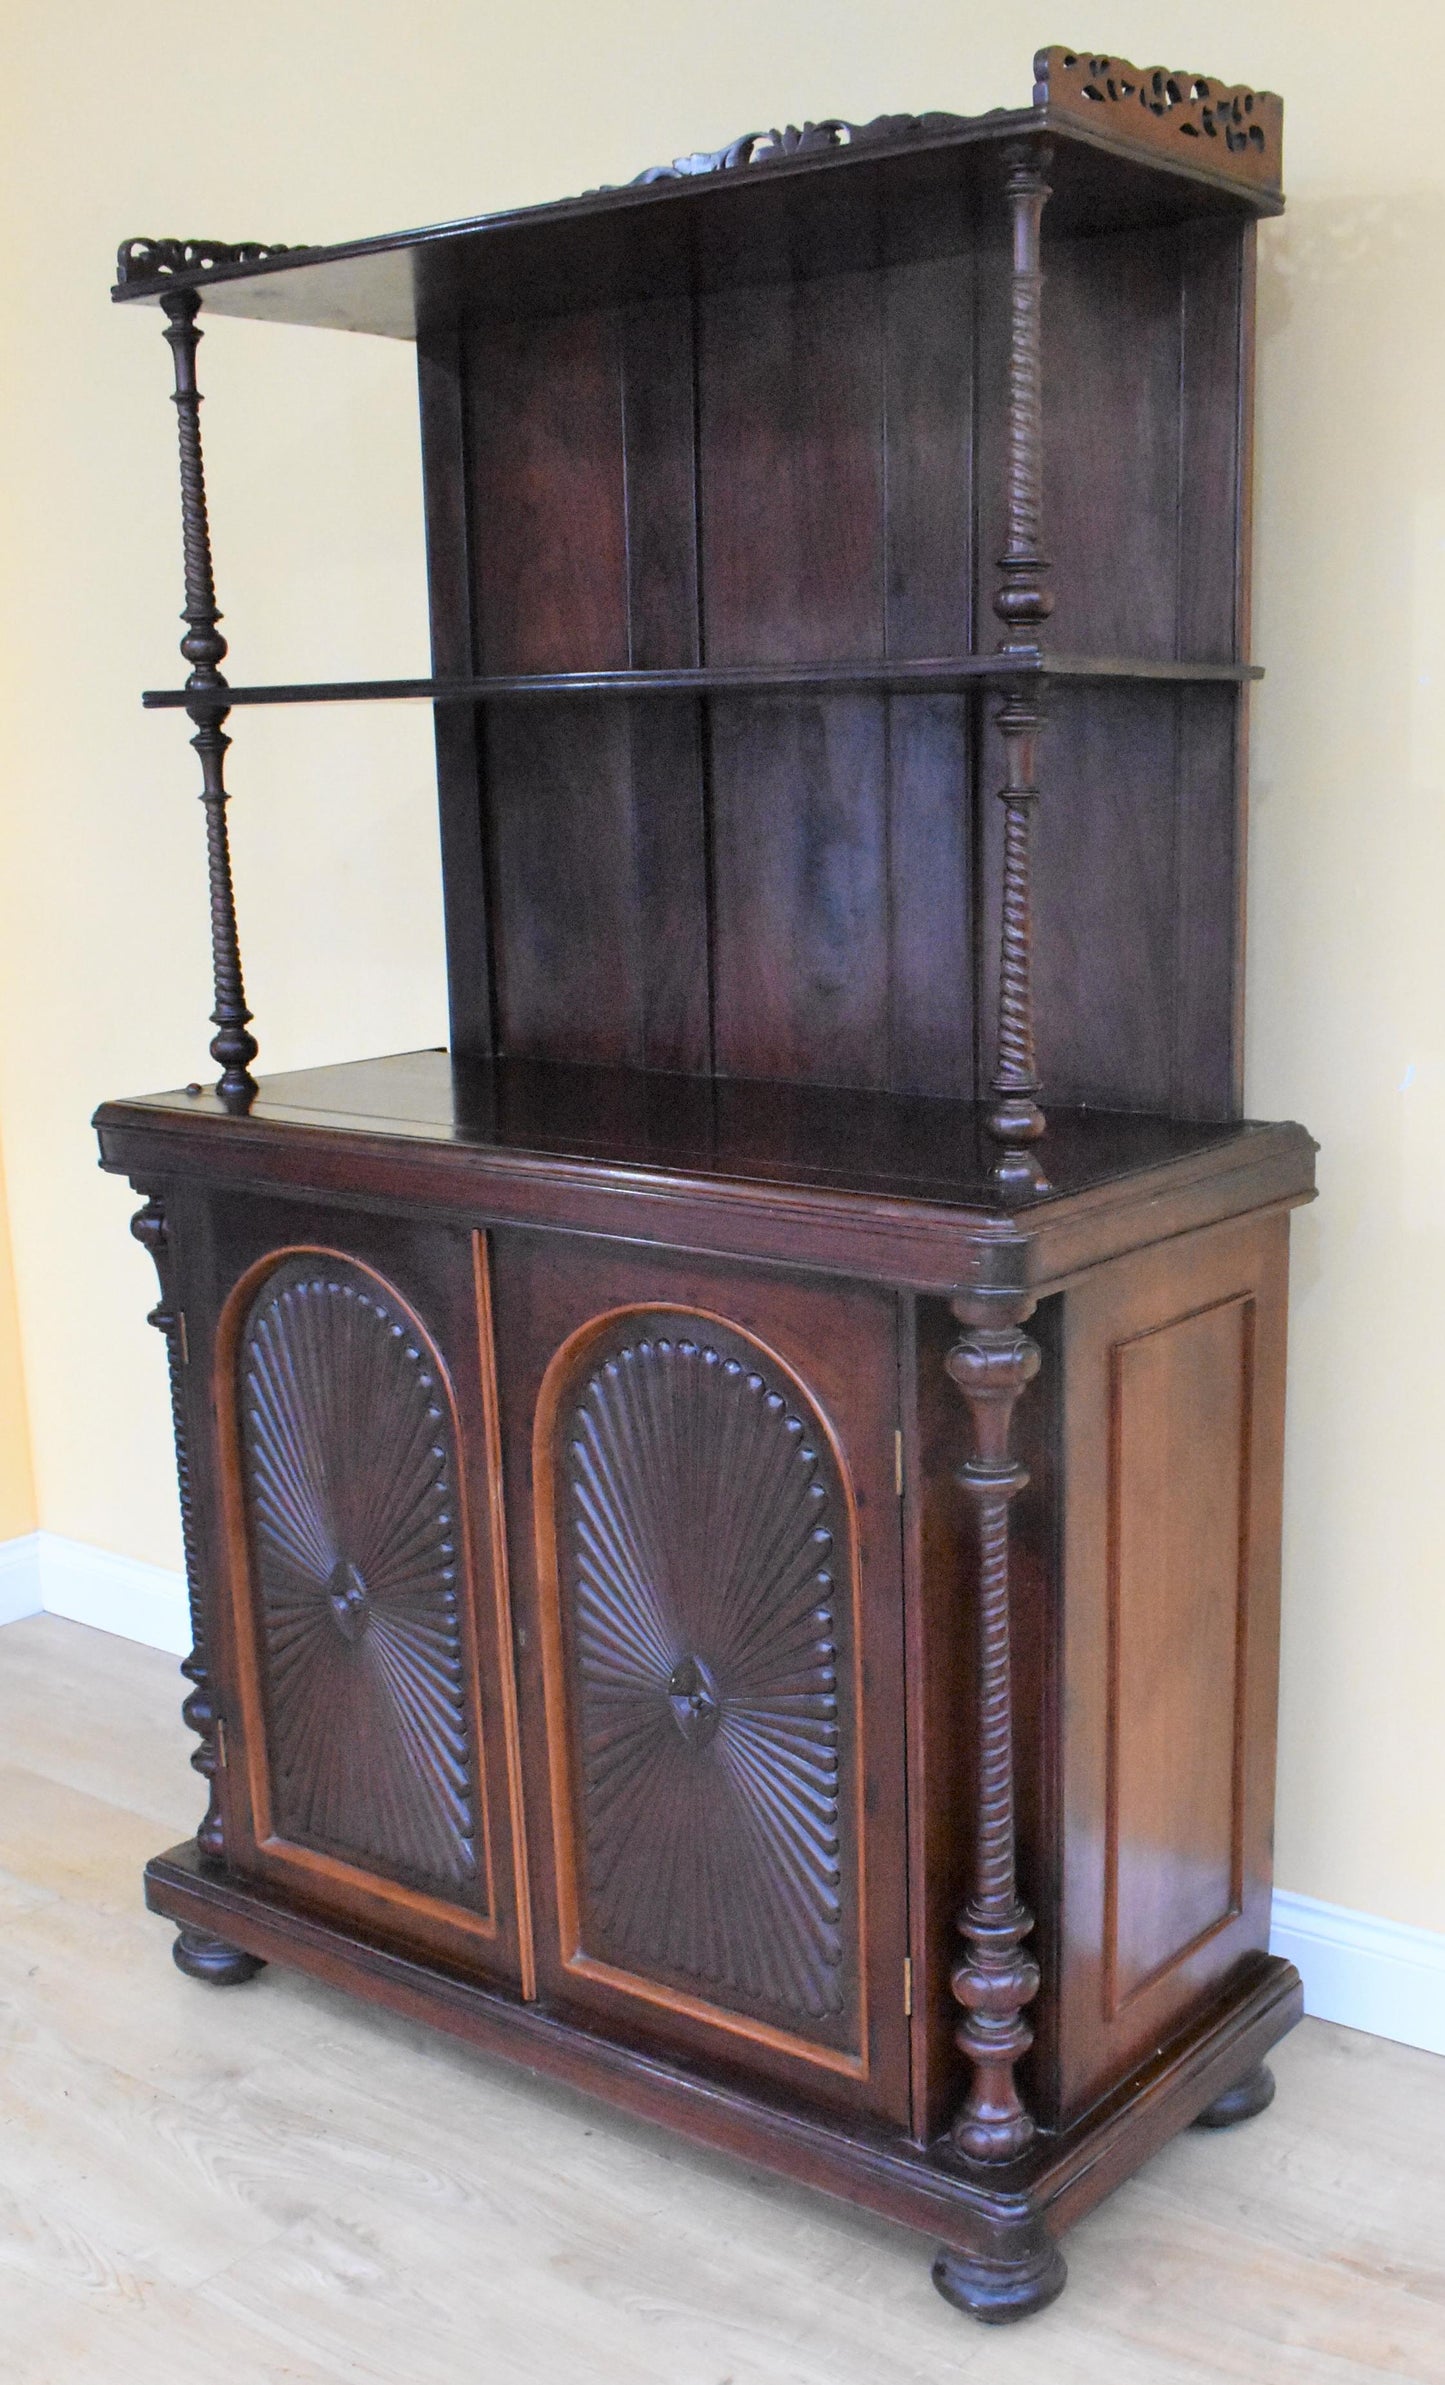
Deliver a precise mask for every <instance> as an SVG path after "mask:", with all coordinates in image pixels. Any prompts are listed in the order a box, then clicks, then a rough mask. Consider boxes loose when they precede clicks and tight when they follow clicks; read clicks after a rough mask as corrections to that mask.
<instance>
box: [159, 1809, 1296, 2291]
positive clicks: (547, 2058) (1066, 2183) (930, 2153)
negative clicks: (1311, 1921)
mask: <svg viewBox="0 0 1445 2385" xmlns="http://www.w3.org/2000/svg"><path fill="white" fill-rule="evenodd" d="M146 1902H147V1904H148V1905H149V1907H150V1909H151V1911H152V1912H154V1913H160V1914H164V1915H165V1916H167V1917H168V1918H169V1919H170V1920H172V1921H175V1922H177V1923H179V1924H180V1925H181V1926H182V1927H183V1928H185V1929H189V1930H201V1931H208V1932H210V1933H211V1934H212V1935H214V1936H216V1937H219V1938H221V1939H223V1940H224V1941H226V1943H228V1944H229V1945H231V1946H233V1947H238V1948H240V1949H242V1950H243V1951H244V1952H245V1953H246V1954H249V1955H254V1956H257V1957H260V1958H261V1959H262V1960H264V1961H267V1962H277V1963H283V1964H289V1965H291V1966H293V1967H294V1968H295V1969H297V1970H301V1971H306V1972H309V1973H310V1974H311V1975H312V1976H313V1977H315V1978H318V1979H321V1980H324V1981H325V1982H326V1983H327V1984H328V1985H329V1986H332V1987H339V1988H343V1989H346V1990H348V1991H349V1992H350V1993H352V1994H354V1995H356V1996H359V1997H360V1998H362V1999H363V2000H364V2001H365V2002H368V2003H372V2004H378V2005H381V2006H383V2007H384V2008H385V2009H386V2010H388V2011H391V2012H396V2013H400V2014H402V2015H404V2016H405V2017H406V2018H408V2019H412V2020H421V2021H427V2022H430V2023H431V2024H432V2026H433V2027H435V2028H439V2029H445V2030H446V2031H447V2032H448V2033H449V2034H450V2035H451V2036H453V2037H458V2038H461V2039H463V2040H464V2041H465V2042H466V2043H468V2044H471V2045H475V2046H479V2047H482V2048H484V2049H485V2050H487V2051H488V2052H494V2053H499V2054H503V2055H506V2056H510V2057H511V2058H512V2059H513V2060H515V2061H519V2062H521V2063H523V2064H525V2065H526V2066H527V2067H528V2068H529V2069H533V2070H538V2071H542V2072H545V2073H546V2074H547V2075H548V2076H549V2077H552V2078H557V2079H562V2080H565V2081H566V2082H568V2083H569V2084H570V2085H572V2086H576V2087H581V2088H584V2089H586V2090H588V2091H589V2092H591V2093H593V2094H596V2095H599V2096H601V2097H602V2098H603V2099H604V2100H605V2101H607V2102H609V2103H612V2104H616V2105H617V2106H618V2107H619V2108H621V2109H622V2110H624V2111H628V2112H631V2113H633V2114H635V2115H637V2116H639V2117H641V2118H643V2119H648V2120H653V2121H657V2122H658V2123H660V2124H661V2125H662V2126H664V2127H667V2128H670V2129H673V2130H674V2131H676V2132H677V2133H678V2134H679V2135H681V2136H685V2137H688V2138H690V2139H692V2140H693V2141H694V2142H696V2143H698V2144H702V2145H707V2146H710V2147H713V2148H714V2149H717V2150H719V2151H722V2152H726V2153H735V2154H738V2155H740V2156H741V2157H742V2158H743V2159H745V2160H747V2161H751V2162H755V2163H758V2164H760V2165H762V2166H763V2167H765V2168H767V2169H770V2170H773V2171H775V2172H777V2173H778V2175H779V2176H782V2177H785V2178H790V2179H793V2180H795V2181H796V2182H797V2183H799V2184H800V2185H805V2186H812V2187H817V2188H820V2189H821V2190H822V2191H823V2192H825V2193H828V2194H835V2195H838V2196H840V2197H841V2198H842V2199H843V2200H844V2201H846V2202H851V2203H855V2204H858V2205H861V2206H862V2207H863V2208H864V2209H866V2210H870V2211H875V2212H877V2213H879V2214H880V2215H881V2216H882V2217H884V2218H887V2219H892V2220H895V2221H897V2222H899V2223H900V2224H901V2225H903V2226H905V2227H911V2228H917V2229H919V2230H921V2231H923V2232H925V2233H927V2234H929V2235H932V2236H933V2237H935V2238H936V2239H937V2240H938V2242H939V2243H940V2244H941V2245H942V2246H944V2247H946V2248H947V2249H948V2250H949V2251H950V2252H954V2253H957V2254H959V2255H961V2256H963V2259H964V2261H965V2262H966V2263H967V2262H974V2263H979V2264H982V2265H984V2267H985V2268H991V2269H995V2270H997V2272H998V2273H999V2275H1000V2276H1001V2277H1002V2276H1004V2275H1005V2274H1006V2273H1009V2272H1016V2271H1023V2270H1026V2269H1028V2268H1029V2267H1030V2266H1031V2265H1032V2266H1033V2267H1034V2268H1037V2267H1038V2266H1039V2260H1040V2250H1041V2247H1043V2245H1044V2240H1045V2238H1048V2239H1053V2238H1056V2237H1057V2236H1058V2235H1060V2234H1061V2233H1062V2231H1063V2230H1064V2229H1065V2228H1067V2227H1069V2226H1070V2225H1072V2223H1073V2222H1074V2221H1075V2220H1077V2219H1079V2218H1082V2216H1083V2214H1084V2213H1085V2212H1086V2211H1088V2210H1091V2209H1092V2208H1093V2206H1094V2205H1095V2204H1096V2203H1098V2202H1099V2201H1101V2200H1102V2199H1103V2197H1104V2196H1105V2195H1106V2194H1108V2193H1109V2192H1110V2191H1111V2190H1112V2189H1113V2188H1114V2187H1115V2186H1117V2185H1118V2184H1119V2183H1120V2181H1121V2180H1122V2179H1124V2178H1126V2177H1127V2176H1129V2174H1130V2173H1131V2172H1132V2171H1134V2170H1136V2169H1138V2168H1139V2166H1140V2165H1141V2164H1142V2163H1143V2162H1144V2161H1146V2160H1147V2159H1148V2158H1149V2156H1150V2155H1151V2154H1152V2153H1154V2152H1156V2151H1157V2150H1158V2148H1159V2147H1160V2146H1161V2145H1163V2144H1165V2143H1167V2141H1168V2140H1169V2138H1170V2137H1172V2136H1174V2135H1176V2134H1177V2133H1178V2132H1179V2131H1180V2130H1181V2129H1183V2128H1186V2127H1188V2125H1189V2124H1190V2122H1191V2121H1193V2120H1195V2119H1197V2118H1198V2116H1199V2114H1200V2113H1201V2112H1202V2111H1203V2110H1204V2109H1205V2107H1206V2105H1209V2104H1212V2103H1214V2102H1215V2101H1216V2100H1217V2099H1218V2098H1219V2097H1220V2096H1221V2095H1222V2094H1224V2093H1225V2092H1226V2091H1227V2090H1228V2089H1229V2088H1231V2087H1233V2086H1234V2085H1236V2084H1237V2083H1238V2082H1239V2081H1240V2080H1241V2079H1243V2078H1244V2077H1245V2076H1246V2074H1247V2073H1249V2072H1250V2071H1251V2070H1252V2069H1254V2067H1255V2066H1256V2065H1257V2064H1258V2063H1259V2062H1261V2061H1262V2059H1263V2057H1264V2056H1265V2054H1266V2053H1268V2051H1269V2049H1270V2047H1271V2046H1272V2045H1275V2044H1276V2043H1277V2042H1278V2041H1279V2039H1280V2038H1281V2037H1283V2036H1285V2035H1286V2033H1287V2032H1288V2031H1289V2030H1290V2029H1292V2028H1293V2027H1294V2024H1295V2022H1296V2021H1297V2020H1298V2019H1299V2018H1300V2016H1301V2013H1302V2011H1303V1991H1302V1989H1301V1986H1300V1980H1299V1974H1298V1972H1297V1971H1295V1969H1294V1967H1293V1965H1292V1964H1289V1963H1285V1962H1281V1961H1279V1960H1278V1959H1277V1958H1272V1957H1269V1956H1266V1955H1260V1956H1258V1957H1257V1958H1255V1959H1254V1960H1253V1961H1252V1962H1251V1963H1250V1964H1248V1965H1247V1966H1245V1967H1243V1968H1242V1970H1241V1973H1240V1975H1239V1977H1238V1979H1237V1980H1236V1982H1235V1984H1234V1985H1233V1986H1232V1987H1231V1989H1230V1990H1229V1992H1228V1994H1227V1995H1225V1996H1224V1997H1222V1998H1220V1999H1219V2001H1218V2002H1217V2003H1215V2004H1214V2005H1213V2006H1211V2008H1210V2009H1209V2010H1208V2012H1206V2013H1205V2014H1204V2015H1203V2016H1202V2017H1201V2018H1200V2019H1199V2020H1198V2021H1197V2022H1196V2024H1195V2025H1194V2027H1193V2028H1192V2029H1190V2030H1189V2031H1188V2032H1187V2033H1186V2034H1184V2035H1183V2036H1181V2037H1179V2038H1177V2039H1175V2040H1174V2041H1173V2042H1172V2043H1171V2044H1169V2045H1168V2046H1166V2047H1164V2048H1163V2049H1162V2050H1161V2051H1160V2052H1159V2053H1158V2054H1156V2055H1155V2056H1154V2057H1153V2059H1152V2060H1151V2061H1150V2062H1148V2063H1146V2064H1145V2065H1144V2066H1143V2067H1142V2068H1141V2069H1140V2070H1139V2071H1137V2072H1136V2073H1135V2074H1134V2075H1133V2077H1132V2078H1130V2079H1128V2080H1126V2081H1124V2082H1123V2083H1122V2084H1121V2085H1120V2086H1119V2087H1117V2088H1116V2089H1115V2090H1114V2091H1113V2092H1112V2093H1111V2094H1110V2095H1109V2096H1108V2097H1106V2098H1105V2099H1104V2101H1103V2102H1101V2103H1100V2104H1098V2105H1096V2106H1095V2108H1094V2109H1093V2111H1091V2112H1089V2113H1088V2114H1086V2115H1085V2116H1084V2118H1083V2119H1081V2120H1080V2121H1078V2122H1077V2123H1076V2124H1075V2125H1074V2126H1073V2127H1072V2128H1070V2129H1069V2130H1068V2131H1067V2133H1066V2134H1064V2135H1062V2136H1059V2137H1042V2136H1041V2137H1039V2138H1036V2139H1035V2141H1034V2143H1033V2144H1032V2145H1031V2146H1030V2147H1029V2149H1028V2151H1027V2152H1026V2153H1025V2154H1024V2155H1023V2156H1022V2158H1021V2159H1019V2160H1018V2161H1016V2162H1012V2163H1009V2164H1008V2165H1006V2166H1001V2167H999V2168H997V2169H993V2170H988V2169H985V2168H983V2167H981V2166H978V2165H973V2166H970V2165H967V2164H965V2163H962V2162H960V2161H959V2160H958V2159H957V2157H955V2156H953V2155H952V2154H951V2153H947V2154H945V2153H944V2152H943V2151H941V2150H940V2149H939V2148H938V2147H924V2146H918V2145H915V2144H912V2143H910V2142H909V2141H908V2140H907V2139H906V2138H903V2137H899V2136H895V2135H885V2134H884V2133H882V2132H873V2131H868V2130H866V2129H865V2130H861V2131H859V2130H854V2129H852V2128H849V2129H843V2128H841V2127H839V2126H838V2125H836V2124H830V2123H828V2122H827V2121H823V2120H819V2119H816V2118H813V2117H811V2116H809V2115H806V2114H800V2113H798V2112H796V2111H790V2110H787V2109H784V2108H783V2107H781V2106H780V2105H779V2104H778V2103H776V2102H772V2101H769V2100H767V2099H766V2098H765V2097H764V2096H762V2095H754V2094H752V2093H747V2094H744V2093H742V2092H740V2091H739V2090H737V2089H736V2088H729V2087H725V2086H722V2085H720V2084H718V2083H717V2082H715V2081H713V2080H711V2079H708V2078H707V2077H704V2076H702V2075H700V2074H699V2073H698V2072H696V2071H693V2070H689V2069H687V2068H685V2067H682V2066H680V2065H672V2064H668V2063H666V2062H661V2061H658V2060H657V2059H656V2058H655V2057H653V2056H651V2055H649V2054H646V2053H643V2052H641V2051H637V2050H634V2049H632V2048H628V2047H625V2046H622V2045H618V2044H615V2043H613V2042H611V2041H610V2040H608V2039H605V2038H601V2037H598V2036H595V2035H593V2034H592V2033H591V2032H589V2031H588V2030H586V2029H584V2028H581V2027H579V2026H578V2025H577V2024H576V2023H575V2022H572V2021H568V2020H563V2019H560V2018H559V2017H558V2016H557V2015H556V2014H554V2013H551V2012H548V2011H546V2010H544V2009H543V2008H541V2007H540V2006H538V2005H536V2004H524V2003H522V2002H520V2001H518V2000H517V1999H515V1998H513V1997H511V1996H507V1995H503V1994H501V1993H499V1992H498V1991H496V1990H494V1989H490V1988H486V1987H483V1986H480V1985H478V1984H477V1983H476V1982H474V1981H471V1980H468V1979H465V1978H462V1977H461V1976H459V1975H457V1974H456V1973H453V1972H450V1971H447V1970H444V1969H441V1968H438V1967H436V1966H434V1965H431V1964H426V1963H422V1962H420V1961H418V1960H416V1959H415V1958H414V1957H412V1956H410V1955H407V1954H403V1953H400V1952H397V1951H395V1950H394V1949H391V1948H388V1947H386V1946H383V1945H380V1944H378V1943H375V1942H373V1941H371V1940H368V1939H366V1938H364V1937H360V1936H358V1935H356V1934H355V1933H354V1932H353V1931H352V1930H350V1929H349V1928H347V1927H344V1926H341V1925H338V1924H336V1923H333V1922H327V1921H322V1920H319V1919H317V1918H316V1917H315V1916H314V1915H312V1914H309V1913H305V1912H302V1911H301V1910H299V1909H298V1908H297V1907H296V1906H294V1905H291V1904H288V1903H287V1902H286V1901H284V1900H283V1899H282V1898H280V1897H278V1896H276V1895H274V1894H272V1893H271V1892H269V1891H268V1890H266V1889H263V1888H260V1887H257V1886H255V1885H253V1884H251V1883H247V1882H242V1881H240V1880H237V1879H235V1878H233V1877H231V1876H230V1875H228V1874H227V1873H225V1872H223V1871H219V1870H217V1869H215V1868H214V1867H213V1866H211V1865H209V1864H208V1863H206V1862H205V1861H204V1860H203V1858H202V1857H201V1856H200V1855H199V1853H198V1852H197V1849H196V1846H195V1842H194V1841H191V1842H189V1843H188V1844H186V1845H185V1846H181V1847H173V1848H172V1849H171V1850H170V1852H169V1853H168V1854H165V1855H159V1856H157V1857H156V1858H155V1860H154V1861H153V1862H152V1863H150V1864H149V1865H148V1866H147V1867H146ZM1060 2274H1061V2273H1060ZM1055 2290H1057V2288H1056V2287H1055ZM1046 2298H1047V2297H1046V2296H1043V2295H1040V2296H1039V2297H1037V2298H1036V2299H1037V2300H1041V2299H1046ZM970 2307H977V2305H976V2304H974V2303H971V2304H970ZM979 2315H980V2316H1000V2317H1006V2316H1013V2315H1018V2313H1017V2312H1015V2311H1014V2310H1012V2309H1009V2308H1004V2307H1000V2308H999V2309H998V2310H997V2311H992V2312H991V2311H987V2310H983V2309H980V2310H979Z"/></svg>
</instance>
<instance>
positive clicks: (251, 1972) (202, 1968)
mask: <svg viewBox="0 0 1445 2385" xmlns="http://www.w3.org/2000/svg"><path fill="white" fill-rule="evenodd" d="M171 1954H172V1956H173V1957H174V1960H175V1966H176V1969H177V1970H178V1971H184V1972H185V1975H186V1977H187V1979H204V1980H205V1981H206V1983H207V1985H208V1986H210V1987H239V1986H240V1984H241V1982H242V1980H243V1979H254V1978H255V1976H256V1973H257V1972H258V1971H264V1970H265V1968H266V1966H265V1964H264V1962H263V1961H262V1960H261V1957H260V1956H259V1955H258V1954H243V1953H242V1951H241V1949H240V1947H239V1946H228V1945H227V1944H226V1941H225V1939H224V1938H213V1937H212V1936H211V1933H210V1931H209V1930H179V1931H177V1933H176V1942H175V1944H174V1946H173V1947H172V1948H171Z"/></svg>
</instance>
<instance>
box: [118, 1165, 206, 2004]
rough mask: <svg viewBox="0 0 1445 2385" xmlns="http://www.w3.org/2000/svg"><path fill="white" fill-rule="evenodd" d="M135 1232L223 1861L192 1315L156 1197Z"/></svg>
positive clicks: (191, 1666) (196, 1765) (193, 1679)
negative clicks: (198, 1491) (162, 1402)
mask: <svg viewBox="0 0 1445 2385" xmlns="http://www.w3.org/2000/svg"><path fill="white" fill-rule="evenodd" d="M130 1230H131V1232H132V1234H134V1236H135V1238H136V1240H137V1242H138V1243H139V1244H140V1246H141V1248H142V1250H146V1251H149V1253H150V1255H151V1258H152V1260H153V1262H154V1264H155V1270H156V1274H157V1275H158V1277H159V1278H160V1287H161V1296H160V1299H159V1301H158V1302H157V1304H156V1306H155V1307H154V1308H153V1309H152V1310H151V1312H150V1315H149V1317H148V1318H147V1320H146V1322H147V1324H150V1325H154V1326H155V1328H156V1330H157V1332H159V1333H163V1334H164V1335H165V1340H166V1371H167V1374H168V1377H169V1381H170V1394H171V1434H172V1438H173V1440H174V1442H175V1452H176V1488H177V1491H178V1493H179V1504H180V1515H181V1553H182V1557H183V1559H184V1562H185V1569H186V1605H187V1609H188V1612H189V1616H190V1626H191V1651H190V1654H189V1656H187V1657H186V1658H185V1660H184V1662H183V1663H182V1665H181V1672H182V1674H183V1676H184V1677H185V1679H186V1680H187V1681H189V1682H190V1684H191V1691H190V1695H189V1697H188V1698H187V1699H186V1701H185V1703H184V1705H183V1706H182V1708H181V1719H182V1721H183V1722H184V1724H185V1726H186V1729H187V1730H188V1731H194V1732H195V1734H196V1738H197V1741H198V1743H199V1744H198V1745H197V1747H196V1748H195V1750H194V1751H193V1753H192V1756H191V1769H192V1770H193V1771H194V1772H198V1773H199V1774H200V1776H201V1778H202V1780H203V1781H204V1782H205V1784H206V1790H207V1800H206V1812H205V1818H204V1820H203V1821H202V1823H201V1825H200V1828H199V1829H198V1830H197V1832H196V1845H197V1846H198V1848H199V1849H200V1851H201V1853H202V1854H203V1855H208V1856H210V1857H211V1858H212V1860H213V1861H215V1862H219V1861H220V1860H221V1859H222V1857H223V1856H224V1855H225V1852H226V1832H225V1825H224V1823H223V1821H222V1819H221V1805H220V1787H219V1782H218V1779H217V1775H218V1773H219V1771H220V1763H221V1755H220V1749H219V1747H218V1745H217V1729H216V1723H217V1717H216V1706H215V1699H214V1697H213V1694H212V1689H211V1669H210V1663H209V1660H208V1658H207V1654H206V1602H205V1596H204V1590H203V1581H202V1572H201V1556H200V1549H199V1546H198V1542H197V1530H196V1502H195V1489H194V1485H193V1482H192V1477H191V1434H190V1425H189V1422H188V1419H187V1412H186V1389H187V1380H188V1372H189V1366H190V1345H189V1342H188V1339H187V1335H186V1318H185V1311H184V1310H183V1309H182V1308H181V1307H180V1306H179V1304H178V1302H177V1301H176V1300H175V1298H174V1296H173V1293H172V1290H171V1273H172V1270H171V1263H170V1253H169V1249H168V1245H169V1241H170V1228H169V1226H168V1225H167V1222H166V1213H165V1209H164V1207H163V1205H162V1203H161V1202H160V1201H158V1200H156V1198H155V1197H154V1195H152V1197H151V1198H150V1199H149V1200H148V1201H147V1202H146V1204H145V1206H144V1208H142V1209H138V1210H137V1211H136V1213H135V1216H134V1217H133V1218H132V1219H131V1221H130ZM184 1967H185V1966H184V1965H182V1968H184Z"/></svg>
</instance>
